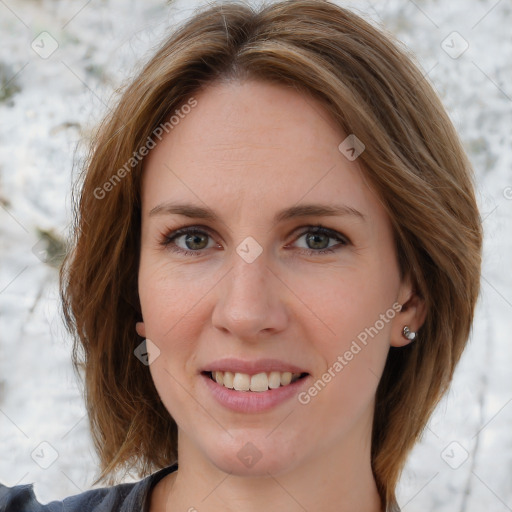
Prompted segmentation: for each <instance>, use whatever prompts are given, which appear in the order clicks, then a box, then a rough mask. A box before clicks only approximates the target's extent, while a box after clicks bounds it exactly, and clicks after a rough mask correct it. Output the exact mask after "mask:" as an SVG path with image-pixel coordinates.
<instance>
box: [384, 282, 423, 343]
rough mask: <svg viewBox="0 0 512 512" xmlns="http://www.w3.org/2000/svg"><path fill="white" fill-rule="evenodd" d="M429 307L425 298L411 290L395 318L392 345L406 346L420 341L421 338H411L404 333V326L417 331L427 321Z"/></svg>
mask: <svg viewBox="0 0 512 512" xmlns="http://www.w3.org/2000/svg"><path fill="white" fill-rule="evenodd" d="M426 316H427V308H426V305H425V300H424V299H423V298H422V297H420V295H419V294H418V293H416V292H415V291H412V292H410V294H409V298H408V299H407V300H406V301H405V303H404V304H402V309H401V310H400V312H399V313H398V314H397V316H396V317H395V320H394V324H393V329H392V333H391V341H390V343H391V346H393V347H405V346H406V345H409V343H418V342H420V341H421V340H418V338H416V339H415V340H410V339H408V338H407V337H406V336H405V335H404V332H403V330H404V327H406V326H407V327H408V328H409V330H410V331H411V332H417V331H418V329H419V328H420V327H421V326H422V325H423V323H424V322H425V318H426Z"/></svg>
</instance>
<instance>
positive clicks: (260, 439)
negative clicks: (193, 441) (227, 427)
mask: <svg viewBox="0 0 512 512" xmlns="http://www.w3.org/2000/svg"><path fill="white" fill-rule="evenodd" d="M241 434H242V433H241V432H238V435H234V436H233V438H231V437H230V438H229V442H228V443H226V444H223V443H219V442H218V440H217V444H215V445H214V446H210V447H209V448H210V449H208V450H207V453H208V452H209V459H210V460H211V462H212V464H213V465H214V466H216V467H217V468H218V469H220V470H221V471H223V472H224V473H231V474H232V475H237V476H253V477H254V476H264V477H267V476H268V474H269V473H270V474H271V475H278V474H281V473H283V472H287V471H289V470H290V469H292V467H294V466H295V465H296V463H297V461H296V458H297V450H296V448H295V447H293V446H289V445H287V444H286V443H282V442H279V443H278V442H276V441H277V439H276V440H272V441H271V440H270V439H269V438H268V432H264V433H257V434H256V433H254V434H252V433H245V434H243V435H241Z"/></svg>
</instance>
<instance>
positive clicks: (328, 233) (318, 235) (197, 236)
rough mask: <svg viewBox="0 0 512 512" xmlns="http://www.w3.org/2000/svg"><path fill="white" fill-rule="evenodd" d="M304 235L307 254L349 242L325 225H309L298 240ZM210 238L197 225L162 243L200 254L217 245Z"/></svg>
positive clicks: (169, 237)
mask: <svg viewBox="0 0 512 512" xmlns="http://www.w3.org/2000/svg"><path fill="white" fill-rule="evenodd" d="M303 237H305V242H306V245H307V247H306V248H300V247H299V252H301V253H304V254H307V255H317V254H325V253H333V252H335V251H336V250H337V249H335V248H333V247H335V246H346V245H348V243H349V241H348V239H347V238H346V237H345V236H343V235H342V234H341V233H338V232H337V231H334V230H332V229H328V228H325V227H323V226H309V227H308V228H307V229H306V230H305V231H303V232H302V233H301V234H300V235H299V237H298V238H297V239H296V241H297V240H300V239H301V238H303ZM208 238H211V235H210V234H209V232H208V231H205V230H203V229H198V228H197V227H189V228H182V229H178V230H177V231H174V232H173V233H171V234H169V235H165V236H164V237H163V240H162V242H161V245H163V246H165V247H167V248H169V249H170V250H172V251H173V252H177V253H181V254H185V255H187V256H191V255H193V256H200V255H201V254H202V252H203V250H204V249H210V248H212V247H213V246H215V243H213V244H211V245H210V246H208V245H209V244H208ZM180 239H183V242H182V243H184V245H185V246H184V247H182V246H180V245H179V243H178V241H179V240H180ZM330 240H336V241H337V242H338V243H337V244H331V245H329V243H330V242H329V241H330ZM212 242H213V241H212ZM287 247H288V246H287Z"/></svg>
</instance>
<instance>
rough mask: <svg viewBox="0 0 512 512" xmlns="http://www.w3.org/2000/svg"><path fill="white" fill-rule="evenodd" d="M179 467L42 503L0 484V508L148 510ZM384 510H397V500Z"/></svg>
mask: <svg viewBox="0 0 512 512" xmlns="http://www.w3.org/2000/svg"><path fill="white" fill-rule="evenodd" d="M177 469H178V463H176V464H173V465H172V466H168V467H166V468H163V469H161V470H160V471H157V472H156V473H153V474H152V475H149V476H147V477H146V478H144V479H143V480H140V481H138V482H134V483H129V484H119V485H114V486H112V487H102V488H101V489H92V490H90V491H85V492H83V493H81V494H77V495H75V496H70V497H69V498H65V499H64V500H63V501H52V502H51V503H48V504H47V505H41V503H39V502H38V501H37V500H36V497H35V495H34V491H33V490H32V484H28V485H16V486H15V487H6V486H5V485H2V484H0V512H148V511H149V502H150V499H149V498H150V494H151V493H150V491H151V489H152V488H153V487H154V486H155V485H156V484H157V483H158V482H159V481H160V480H161V479H162V478H163V477H164V476H165V475H168V474H169V473H172V472H173V471H176V470H177ZM386 511H387V512H400V508H399V506H398V504H397V503H396V502H394V503H391V504H389V505H388V506H387V508H386Z"/></svg>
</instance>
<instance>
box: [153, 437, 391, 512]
mask: <svg viewBox="0 0 512 512" xmlns="http://www.w3.org/2000/svg"><path fill="white" fill-rule="evenodd" d="M354 441H355V440H354V439H350V440H348V439H347V442H345V443H344V444H343V446H340V447H338V448H337V449H335V450H332V449H330V450H329V452H328V453H315V454H314V456H312V457H310V458H309V459H304V460H302V461H301V463H300V464H298V465H297V466H295V467H294V468H293V469H291V470H287V471H286V472H279V473H274V474H272V473H271V472H266V474H265V475H263V476H246V475H235V474H233V473H231V474H230V473H226V472H224V471H221V470H220V469H219V468H217V467H216V466H215V465H213V464H212V462H211V461H210V460H208V459H205V458H204V456H203V455H202V453H199V452H198V451H196V449H195V447H194V446H193V444H192V443H190V442H189V439H187V438H186V437H185V436H184V435H183V433H181V436H180V455H179V470H178V471H177V472H175V473H172V474H170V475H169V476H168V477H166V478H168V480H167V482H165V484H163V485H162V486H160V489H159V496H160V499H159V501H160V504H163V505H164V506H162V507H161V508H160V507H155V508H153V506H152V508H151V510H152V511H153V510H184V511H189V512H197V511H201V512H214V511H218V510H224V511H226V512H235V511H236V512H260V511H261V510H262V507H263V508H264V509H267V510H286V511H288V512H304V510H322V511H323V512H353V511H354V510H360V511H364V512H381V510H382V508H381V507H382V505H381V501H380V497H379V494H378V491H377V486H376V484H375V480H374V477H373V473H372V471H371V462H370V443H369V442H365V441H363V440H362V439H361V438H359V439H358V440H357V441H359V442H354ZM367 441H369V440H367ZM164 480H166V479H165V478H164Z"/></svg>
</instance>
